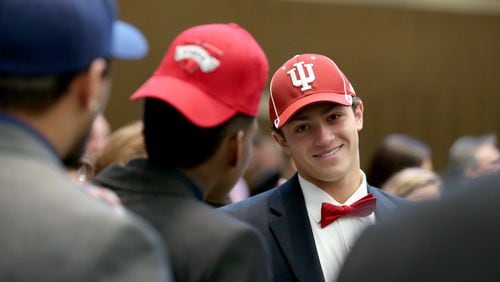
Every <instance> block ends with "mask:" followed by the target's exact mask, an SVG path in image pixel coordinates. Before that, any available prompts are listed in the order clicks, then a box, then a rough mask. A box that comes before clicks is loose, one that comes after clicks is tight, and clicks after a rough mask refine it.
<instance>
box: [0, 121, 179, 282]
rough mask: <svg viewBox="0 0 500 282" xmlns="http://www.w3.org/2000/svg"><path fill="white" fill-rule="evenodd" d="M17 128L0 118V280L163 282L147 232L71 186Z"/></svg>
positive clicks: (50, 156)
mask: <svg viewBox="0 0 500 282" xmlns="http://www.w3.org/2000/svg"><path fill="white" fill-rule="evenodd" d="M22 127H23V126H22V125H21V124H17V123H13V122H12V121H10V120H9V119H8V118H6V117H1V119H0V224H1V226H2V227H1V230H0V281H170V280H171V279H170V278H169V275H170V274H169V273H167V271H166V261H165V256H164V253H163V245H162V244H161V242H160V241H159V238H158V237H157V235H156V233H155V232H154V231H153V230H152V228H151V227H149V226H148V225H147V224H146V223H144V222H143V221H141V220H138V219H137V218H136V217H132V216H131V215H128V214H125V213H124V214H118V213H116V212H115V211H113V210H112V209H111V208H110V207H108V206H107V205H106V204H103V203H101V202H99V201H97V200H95V199H94V198H91V197H90V196H88V195H87V194H86V193H85V192H83V190H82V189H80V188H78V187H76V186H75V185H74V184H73V183H72V182H71V180H70V179H69V178H68V176H67V175H66V173H65V171H64V169H63V167H62V165H61V163H60V161H59V160H58V157H57V156H56V155H55V154H54V153H53V152H52V151H51V150H50V148H49V147H48V146H47V145H45V144H43V142H42V141H41V140H42V139H40V138H37V135H36V134H33V132H29V130H27V129H26V128H24V129H23V128H22Z"/></svg>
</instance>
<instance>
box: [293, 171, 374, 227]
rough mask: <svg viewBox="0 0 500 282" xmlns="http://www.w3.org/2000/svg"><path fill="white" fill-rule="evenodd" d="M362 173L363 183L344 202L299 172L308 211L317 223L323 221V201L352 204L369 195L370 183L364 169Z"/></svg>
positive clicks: (339, 204) (338, 204)
mask: <svg viewBox="0 0 500 282" xmlns="http://www.w3.org/2000/svg"><path fill="white" fill-rule="evenodd" d="M360 173H361V179H362V180H361V184H360V185H359V186H358V188H357V189H356V191H354V193H353V194H352V195H351V196H350V197H349V199H347V201H345V202H344V203H339V202H337V201H336V200H335V199H334V198H333V197H332V196H330V195H329V194H328V193H326V192H325V191H324V190H323V189H321V188H319V187H318V186H316V185H314V184H313V183H311V182H309V181H307V180H306V179H304V178H303V177H302V176H301V175H300V173H299V183H300V187H301V189H302V194H303V195H304V200H305V203H306V208H307V212H308V213H309V215H310V216H311V217H312V218H313V219H314V221H315V222H316V223H319V222H320V221H321V205H322V204H323V203H329V204H332V205H336V206H342V205H351V204H352V203H354V202H356V201H357V200H359V199H361V198H363V197H364V196H366V195H368V185H367V183H366V176H365V174H364V172H363V171H362V170H360Z"/></svg>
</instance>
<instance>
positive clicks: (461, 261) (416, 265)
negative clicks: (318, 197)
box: [338, 173, 500, 282]
mask: <svg viewBox="0 0 500 282" xmlns="http://www.w3.org/2000/svg"><path fill="white" fill-rule="evenodd" d="M499 185H500V174H498V173H497V174H494V175H488V176H482V177H478V178H475V179H471V180H467V181H466V183H465V184H464V186H465V188H466V189H464V190H463V191H462V193H456V194H452V195H445V196H444V197H443V199H442V200H438V201H431V202H428V203H421V204H419V205H418V206H415V209H410V210H408V211H405V212H404V213H402V214H400V215H398V217H397V218H395V219H393V220H390V221H387V222H384V223H381V224H379V225H378V226H374V227H372V228H369V229H367V230H366V232H365V233H363V235H361V237H360V239H359V240H358V242H357V243H356V245H355V246H354V247H353V249H352V252H351V254H350V255H349V256H348V257H347V259H346V261H345V264H344V266H343V269H342V271H341V273H340V276H339V279H338V281H340V282H350V281H352V282H358V281H364V282H370V281H380V282H392V281H394V282H400V281H409V282H412V281H415V282H417V281H418V282H420V281H426V282H433V281H436V282H437V281H439V282H441V281H454V282H461V281H463V282H466V281H467V282H468V281H482V282H488V281H491V282H493V281H498V277H500V268H498V262H499V261H500V241H499V240H498V234H500V213H499V212H498V207H499V206H500V189H498V186H499Z"/></svg>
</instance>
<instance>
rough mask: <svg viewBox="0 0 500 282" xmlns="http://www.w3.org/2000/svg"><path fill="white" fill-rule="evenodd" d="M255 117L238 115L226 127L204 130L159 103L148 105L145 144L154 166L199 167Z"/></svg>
mask: <svg viewBox="0 0 500 282" xmlns="http://www.w3.org/2000/svg"><path fill="white" fill-rule="evenodd" d="M254 119H255V118H254V117H251V116H246V115H243V114H236V115H235V116H234V117H233V118H231V119H230V120H228V121H227V122H225V123H224V124H222V125H219V126H217V127H212V128H202V127H198V126H196V125H194V124H192V123H191V122H190V121H189V120H188V119H186V118H185V117H184V115H182V114H181V113H180V112H179V111H177V110H176V109H175V108H174V107H172V106H170V105H169V104H166V103H164V102H163V101H160V100H158V99H152V98H147V99H145V102H144V117H143V121H144V143H145V145H146V151H147V153H148V158H149V160H150V161H151V162H153V163H156V164H159V165H162V166H173V167H179V168H192V167H196V166H198V165H200V164H202V163H203V162H205V161H207V160H208V159H209V158H210V157H212V156H213V154H214V153H215V152H216V150H217V149H218V148H219V146H220V144H221V142H222V140H223V139H224V137H225V136H227V134H231V133H236V132H237V131H238V130H241V129H244V128H246V127H248V126H249V125H250V124H251V123H252V121H253V120H254Z"/></svg>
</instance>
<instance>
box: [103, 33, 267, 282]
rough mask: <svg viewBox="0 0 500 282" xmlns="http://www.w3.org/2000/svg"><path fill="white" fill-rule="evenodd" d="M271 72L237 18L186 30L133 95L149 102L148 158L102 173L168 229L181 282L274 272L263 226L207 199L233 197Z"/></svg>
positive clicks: (132, 204) (254, 277)
mask: <svg viewBox="0 0 500 282" xmlns="http://www.w3.org/2000/svg"><path fill="white" fill-rule="evenodd" d="M267 74H268V62H267V58H266V56H265V54H264V51H263V50H262V49H261V47H260V46H259V44H258V43H257V42H256V41H255V39H254V38H253V37H252V36H251V35H250V34H249V33H248V32H247V31H246V30H245V29H243V28H241V27H240V26H238V25H237V24H234V23H233V24H205V25H198V26H194V27H191V28H188V29H187V30H184V31H183V32H181V33H180V34H179V35H177V37H176V38H175V39H174V40H173V42H172V43H171V45H170V47H169V49H168V51H167V53H166V54H165V56H164V58H163V60H162V62H161V63H160V66H159V67H158V68H157V70H156V71H155V73H154V74H153V75H152V77H151V78H149V79H148V80H147V81H146V82H145V83H144V84H143V85H142V86H141V87H140V88H139V89H138V90H137V91H136V92H135V93H134V94H133V95H132V99H133V100H138V99H141V100H144V115H143V123H144V141H145V145H146V151H147V154H148V158H147V159H134V160H131V161H130V162H129V163H128V164H127V165H125V166H120V165H112V166H109V167H107V168H106V169H104V170H103V171H102V172H101V173H100V174H98V175H97V176H96V178H95V182H96V183H98V184H100V185H103V186H107V187H109V188H111V189H113V190H115V191H116V192H117V193H118V195H119V196H120V197H121V199H122V201H123V203H124V205H125V206H126V207H128V208H130V209H132V210H133V211H135V212H137V213H139V214H140V215H142V216H144V217H145V218H147V219H148V220H150V221H151V222H152V223H153V224H154V225H155V226H156V228H157V229H158V230H159V231H160V232H161V234H162V235H163V238H164V240H165V241H166V242H167V244H168V246H169V250H170V253H171V255H172V264H173V270H174V276H175V279H176V280H177V281H218V282H223V281H228V282H233V281H248V282H250V281H269V280H270V279H271V271H270V267H269V254H268V251H267V249H266V248H265V245H264V243H263V241H262V238H261V237H260V236H259V234H258V232H257V230H255V229H254V228H252V227H251V226H250V225H248V224H246V223H243V222H241V221H238V220H235V219H233V218H231V217H229V216H227V215H224V214H222V213H220V212H218V211H216V210H215V209H213V208H212V207H211V206H209V205H207V204H205V203H203V201H204V200H205V201H207V202H211V203H219V202H220V201H222V200H223V199H225V198H227V195H228V193H229V190H230V189H231V188H232V187H233V186H234V184H235V183H236V181H237V180H238V179H239V178H240V176H241V174H242V172H243V170H244V168H245V166H246V165H247V161H248V159H249V156H250V153H251V152H250V149H251V142H252V139H253V137H254V135H255V132H256V130H257V129H256V120H255V116H256V115H257V112H258V105H259V100H260V97H261V95H262V90H263V88H264V86H265V83H266V79H267ZM207 197H210V199H209V198H207Z"/></svg>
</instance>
